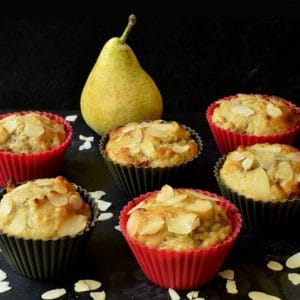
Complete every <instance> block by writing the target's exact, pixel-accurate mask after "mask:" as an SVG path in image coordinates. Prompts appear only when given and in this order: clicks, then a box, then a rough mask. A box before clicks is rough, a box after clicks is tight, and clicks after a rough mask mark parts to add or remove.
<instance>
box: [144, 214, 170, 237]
mask: <svg viewBox="0 0 300 300" xmlns="http://www.w3.org/2000/svg"><path fill="white" fill-rule="evenodd" d="M164 224H165V220H164V219H163V218H161V217H159V216H156V217H153V218H152V219H151V220H149V221H148V223H146V224H145V225H144V226H143V227H142V229H141V231H140V234H141V235H146V234H155V233H157V232H159V231H160V230H161V229H162V228H163V226H164Z"/></svg>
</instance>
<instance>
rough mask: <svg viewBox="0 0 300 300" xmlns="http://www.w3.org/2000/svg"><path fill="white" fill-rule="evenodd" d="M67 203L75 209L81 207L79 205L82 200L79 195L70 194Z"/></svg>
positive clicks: (81, 203)
mask: <svg viewBox="0 0 300 300" xmlns="http://www.w3.org/2000/svg"><path fill="white" fill-rule="evenodd" d="M69 203H70V204H71V205H72V206H73V208H74V209H75V210H79V209H81V207H82V205H83V201H82V199H81V197H80V196H78V195H72V196H71V197H70V198H69Z"/></svg>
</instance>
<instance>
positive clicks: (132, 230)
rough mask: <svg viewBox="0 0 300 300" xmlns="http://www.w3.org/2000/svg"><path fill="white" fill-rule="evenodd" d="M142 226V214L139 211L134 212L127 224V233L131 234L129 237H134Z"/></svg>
mask: <svg viewBox="0 0 300 300" xmlns="http://www.w3.org/2000/svg"><path fill="white" fill-rule="evenodd" d="M139 226H140V214H139V213H138V212H137V211H134V212H132V213H131V215H130V218H129V219H128V221H127V224H126V231H127V232H128V233H129V235H132V236H134V235H135V234H136V233H137V232H138V230H139Z"/></svg>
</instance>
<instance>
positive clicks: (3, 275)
mask: <svg viewBox="0 0 300 300" xmlns="http://www.w3.org/2000/svg"><path fill="white" fill-rule="evenodd" d="M6 278H7V274H6V273H5V272H4V271H3V270H1V269H0V281H3V280H5V279H6Z"/></svg>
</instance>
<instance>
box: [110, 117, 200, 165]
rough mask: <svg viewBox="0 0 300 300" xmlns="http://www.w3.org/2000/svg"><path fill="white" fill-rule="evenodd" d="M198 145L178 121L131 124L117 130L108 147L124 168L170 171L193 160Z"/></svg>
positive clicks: (111, 155) (112, 158)
mask: <svg viewBox="0 0 300 300" xmlns="http://www.w3.org/2000/svg"><path fill="white" fill-rule="evenodd" d="M198 151H199V149H198V145H197V143H196V141H195V140H194V139H193V138H192V137H191V133H190V132H189V131H188V130H187V129H185V128H184V127H183V126H182V125H180V124H178V123H177V122H175V121H169V122H166V121H162V120H155V121H149V122H138V123H129V124H127V125H125V126H121V127H118V128H115V129H113V130H112V131H111V132H110V134H109V140H108V142H107V144H106V147H105V153H106V155H107V156H108V158H109V159H111V160H112V161H114V162H116V163H119V164H122V165H133V166H143V167H152V168H155V167H169V166H175V165H179V164H182V163H185V162H187V161H190V160H192V159H193V158H194V157H195V156H196V155H197V153H198Z"/></svg>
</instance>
